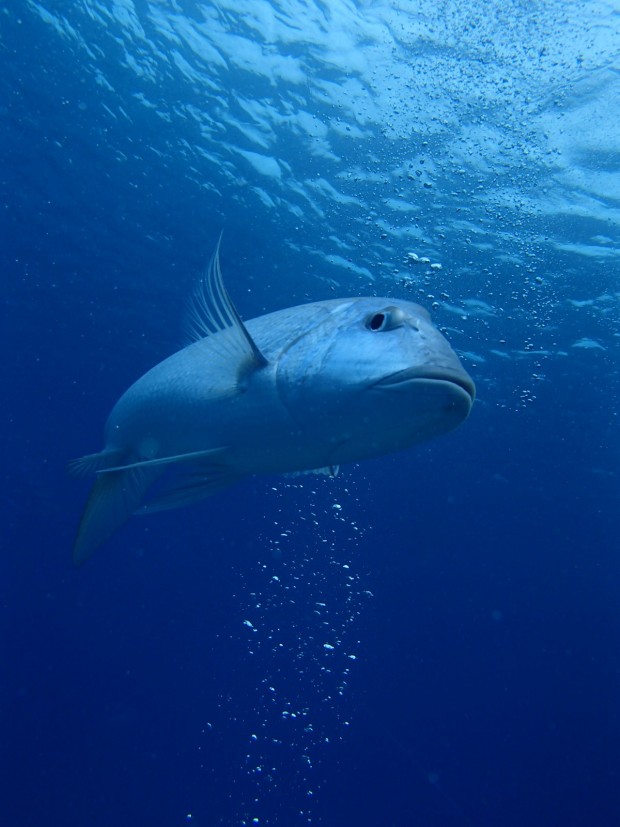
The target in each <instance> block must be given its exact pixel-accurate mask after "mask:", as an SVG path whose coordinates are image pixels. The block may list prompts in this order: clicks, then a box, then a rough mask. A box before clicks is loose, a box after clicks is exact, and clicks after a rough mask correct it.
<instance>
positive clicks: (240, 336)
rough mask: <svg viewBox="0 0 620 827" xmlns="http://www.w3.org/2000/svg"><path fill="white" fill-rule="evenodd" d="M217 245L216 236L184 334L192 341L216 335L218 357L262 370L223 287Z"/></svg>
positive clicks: (253, 345) (261, 362)
mask: <svg viewBox="0 0 620 827" xmlns="http://www.w3.org/2000/svg"><path fill="white" fill-rule="evenodd" d="M221 242H222V236H221V235H220V238H219V240H218V242H217V247H216V248H215V253H214V254H213V257H212V259H211V262H210V264H209V268H208V270H207V272H206V275H205V276H204V278H202V279H201V281H200V284H199V285H198V287H197V289H196V291H195V293H194V296H193V299H192V301H191V303H190V308H189V314H188V321H187V327H188V333H189V335H190V337H191V339H192V341H198V340H199V339H204V338H205V337H206V336H214V335H215V334H216V333H217V334H219V335H218V337H217V341H218V344H219V345H220V346H221V348H222V351H224V353H222V355H226V356H229V357H230V358H231V359H234V360H235V361H236V362H237V363H238V364H239V365H242V364H244V365H246V366H248V367H255V368H258V367H263V366H264V365H266V364H267V359H265V357H264V356H263V354H262V353H261V352H260V350H259V349H258V347H257V345H256V343H255V341H254V339H252V337H251V336H250V334H249V332H248V330H247V328H246V326H245V325H244V324H243V322H242V321H241V317H240V316H239V314H238V313H237V310H236V308H235V306H234V304H233V303H232V301H231V298H230V296H229V295H228V291H227V290H226V288H225V287H224V281H223V279H222V271H221V269H220V244H221Z"/></svg>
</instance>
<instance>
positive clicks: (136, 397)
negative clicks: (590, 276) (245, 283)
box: [74, 252, 475, 562]
mask: <svg viewBox="0 0 620 827" xmlns="http://www.w3.org/2000/svg"><path fill="white" fill-rule="evenodd" d="M194 308H195V309H194V328H195V335H196V341H194V342H192V344H190V345H188V346H187V347H185V348H184V349H183V350H181V351H179V352H177V353H175V354H173V355H172V356H170V357H169V358H167V359H165V360H164V361H163V362H161V363H160V364H158V365H156V366H155V367H154V368H152V369H151V370H150V371H148V372H147V373H146V374H145V375H144V376H142V377H141V378H140V379H138V381H137V382H135V383H134V384H133V385H132V386H131V387H130V388H129V389H128V390H127V391H126V392H125V393H124V394H123V396H122V397H121V398H120V399H119V401H118V402H117V404H116V405H115V407H114V408H113V410H112V412H111V414H110V416H109V418H108V422H107V425H106V429H105V448H104V449H103V451H101V452H100V453H99V454H94V455H90V456H88V457H84V458H83V459H81V460H77V461H76V462H75V463H74V470H76V471H79V472H87V471H93V472H95V473H96V474H97V480H96V482H95V484H94V486H93V489H92V492H91V496H90V498H89V501H88V503H87V505H86V508H85V511H84V514H83V517H82V521H81V524H80V528H79V530H78V534H77V538H76V542H75V547H74V559H75V560H76V562H82V561H83V560H85V559H87V558H88V557H89V556H90V555H91V554H92V552H93V551H94V550H95V549H96V548H97V547H98V546H99V545H100V544H101V543H102V542H103V541H104V540H106V539H107V538H108V537H109V536H110V534H112V532H113V531H114V530H116V528H118V527H119V526H120V525H121V524H122V523H123V522H125V520H126V519H127V518H128V517H129V516H130V515H131V514H132V513H134V512H136V511H142V512H145V513H146V512H149V511H157V510H161V509H164V508H174V507H177V506H180V505H185V504H187V503H190V502H195V501H196V500H199V499H201V498H203V497H206V496H209V495H210V494H212V493H214V492H215V491H217V490H219V489H221V488H224V487H227V486H228V485H231V484H232V483H234V482H235V481H237V480H239V479H240V478H242V477H245V476H248V475H250V474H259V473H286V472H301V471H308V470H316V469H335V468H336V467H337V466H338V465H340V464H342V463H346V462H353V461H358V460H363V459H367V458H370V457H375V456H380V455H382V454H386V453H389V452H392V451H397V450H400V449H403V448H406V447H408V446H409V445H412V444H414V443H416V442H419V441H421V440H424V439H427V438H429V437H433V436H436V435H438V434H441V433H445V432H447V431H449V430H451V429H452V428H454V427H456V426H457V425H458V424H459V423H460V422H462V421H463V420H464V419H465V418H466V417H467V415H468V414H469V411H470V408H471V405H472V402H473V399H474V393H475V390H474V385H473V382H472V380H471V378H470V377H469V376H468V374H467V373H466V372H465V370H464V369H463V367H462V365H461V364H460V361H459V359H458V357H457V355H456V354H455V353H454V351H453V350H452V348H451V347H450V345H449V344H448V342H447V341H446V339H445V338H444V337H443V335H442V334H441V333H440V332H439V331H438V330H437V328H435V327H434V326H433V325H432V323H431V321H430V318H429V316H428V313H427V312H426V310H424V309H423V308H422V307H420V306H419V305H417V304H414V303H412V302H406V301H395V300H394V299H387V298H375V297H361V298H345V299H332V300H329V301H323V302H315V303H310V304H305V305H300V306H298V307H291V308H287V309H285V310H280V311H276V312H274V313H269V314H267V315H264V316H260V317H258V318H255V319H251V320H249V321H247V322H245V323H243V322H242V321H241V319H240V318H239V316H238V314H237V312H236V310H235V308H234V306H233V305H232V302H231V301H230V298H229V297H228V294H227V292H226V290H225V288H224V286H223V283H222V279H221V273H220V268H219V258H218V254H217V252H216V255H215V256H214V259H213V261H212V263H211V266H210V268H209V272H208V274H207V278H206V280H205V283H204V285H203V290H202V291H201V292H200V293H199V295H198V297H197V299H196V302H195V304H194Z"/></svg>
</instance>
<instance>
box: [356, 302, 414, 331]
mask: <svg viewBox="0 0 620 827" xmlns="http://www.w3.org/2000/svg"><path fill="white" fill-rule="evenodd" d="M404 323H405V314H404V313H403V311H402V310H401V309H400V308H398V307H386V308H385V310H381V311H379V312H378V313H372V314H371V315H370V316H369V317H368V319H367V320H366V327H367V328H368V330H372V331H373V332H374V333H378V332H379V331H383V330H394V328H396V327H402V326H403V324H404Z"/></svg>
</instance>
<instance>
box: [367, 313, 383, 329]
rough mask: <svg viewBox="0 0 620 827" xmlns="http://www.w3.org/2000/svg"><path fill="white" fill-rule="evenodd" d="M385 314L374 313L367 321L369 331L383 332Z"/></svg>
mask: <svg viewBox="0 0 620 827" xmlns="http://www.w3.org/2000/svg"><path fill="white" fill-rule="evenodd" d="M385 318H386V317H385V313H374V314H373V315H372V316H371V317H370V319H368V323H367V327H368V329H369V330H383V326H384V325H385Z"/></svg>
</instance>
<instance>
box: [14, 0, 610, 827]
mask: <svg viewBox="0 0 620 827" xmlns="http://www.w3.org/2000/svg"><path fill="white" fill-rule="evenodd" d="M0 49H1V54H2V72H1V73H0V112H1V115H2V121H1V124H2V126H1V132H0V140H1V145H0V146H1V149H2V152H1V154H0V164H1V167H0V169H1V181H2V210H1V211H0V222H1V224H0V237H1V239H2V243H1V244H0V258H1V261H0V272H1V273H2V278H3V281H4V284H5V287H6V289H5V299H4V302H3V303H2V319H1V320H0V336H1V337H2V338H1V341H2V345H3V352H4V354H5V357H4V359H3V360H2V387H3V392H2V405H1V411H2V432H3V435H4V440H3V462H2V470H1V471H0V479H1V481H2V482H1V486H2V487H1V490H0V510H1V511H0V526H1V529H0V543H1V547H2V552H1V556H0V560H1V563H0V566H1V567H0V612H1V613H0V624H1V626H0V640H1V643H2V650H1V663H2V667H1V677H0V764H1V765H0V824H1V825H2V826H3V827H35V825H36V827H40V825H48V827H82V826H83V825H88V827H110V825H120V827H130V825H131V827H134V825H140V826H141V825H149V827H176V826H177V825H187V824H192V825H196V827H213V825H230V826H231V827H236V825H244V824H247V825H249V824H260V825H283V827H294V825H305V824H313V825H325V826H326V827H348V825H363V826H364V827H366V826H367V825H368V827H377V826H378V825H381V827H384V826H385V827H409V825H419V826H420V827H471V825H475V827H498V825H501V827H522V826H523V825H529V826H530V827H556V825H561V827H584V826H585V825H588V826H590V825H596V827H611V826H612V825H616V824H618V823H620V601H619V597H618V596H619V595H620V541H619V539H618V537H619V531H618V495H619V478H618V458H619V453H620V452H619V448H620V431H619V427H618V424H619V423H618V399H619V395H618V394H619V386H620V382H619V370H618V368H619V346H620V312H619V311H620V308H619V304H620V281H619V277H620V269H619V265H618V262H619V256H620V229H619V226H620V126H619V125H620V104H619V101H620V80H619V74H618V72H619V68H620V9H619V8H618V5H617V3H615V2H611V0H609V2H604V0H591V2H573V0H549V2H545V3H532V2H524V1H523V0H521V2H519V0H501V2H500V0H497V2H495V1H494V0H492V2H487V0H468V2H460V0H444V2H437V0H419V2H415V1H414V0H411V2H407V1H406V0H401V2H398V3H395V2H387V0H385V2H383V1H382V0H376V2H374V0H366V1H365V2H358V3H354V2H346V1H345V0H333V2H332V0H330V2H318V0H305V2H296V0H288V1H286V2H285V0H282V2H279V3H276V2H272V3H270V2H267V0H260V1H259V0H220V1H219V2H217V3H215V2H213V3H207V2H205V3H198V2H194V0H151V2H148V1H147V0H135V2H132V0H99V2H95V0H81V2H79V3H78V2H66V1H65V2H63V0H44V2H42V3H37V2H31V1H30V0H15V2H12V3H5V4H3V7H2V8H1V9H0ZM222 230H223V231H224V237H223V242H222V267H223V270H224V273H225V278H226V282H227V285H228V289H229V291H230V293H231V295H232V296H233V298H234V301H235V303H236V305H237V307H238V310H239V312H240V313H241V315H242V316H243V317H245V318H250V317H252V316H256V315H260V314H262V313H264V312H266V311H268V310H273V309H277V308H281V307H285V306H288V305H292V304H297V303H300V302H303V301H307V300H311V301H316V300H321V299H325V298H332V297H334V296H338V295H365V294H376V295H388V296H393V297H395V298H396V299H397V298H399V297H400V298H406V299H411V300H414V301H419V302H420V303H422V304H424V305H425V306H427V307H428V308H429V309H430V310H431V311H432V313H433V318H434V320H435V322H436V323H437V324H438V325H439V326H440V328H441V329H442V330H443V331H444V332H445V334H446V335H447V337H448V338H449V339H450V341H451V343H452V344H453V346H454V347H455V348H456V349H457V351H458V352H459V354H460V355H461V358H462V360H463V363H464V365H465V366H466V368H467V370H468V371H469V372H470V373H471V374H472V376H473V377H474V379H475V381H476V384H477V388H478V400H477V401H476V403H475V406H474V409H473V411H472V414H471V416H470V419H469V420H468V421H467V422H466V423H465V424H464V425H463V426H461V427H460V428H459V429H457V430H456V431H454V432H453V433H451V434H449V435H447V436H444V437H442V438H440V439H438V440H436V441H433V442H430V443H427V444H423V445H421V446H418V447H416V448H413V449H411V450H408V451H406V452H403V453H402V454H399V455H395V456H390V457H385V458H383V459H380V460H376V461H372V462H368V463H364V464H361V465H359V466H353V467H347V468H343V469H342V472H341V474H340V476H339V477H337V478H336V479H328V478H324V477H299V478H294V479H280V478H256V479H251V480H248V481H246V482H244V483H242V484H240V485H239V486H237V487H235V488H231V489H230V490H227V491H225V492H222V493H220V494H218V495H217V496H216V497H214V498H212V499H210V500H206V501H204V502H202V503H200V504H198V505H196V506H194V507H191V508H188V509H185V510H179V511H173V512H167V513H163V514H159V515H154V516H152V517H150V518H144V519H138V518H136V519H134V520H132V521H131V522H130V523H129V524H128V525H127V526H125V527H124V528H123V529H122V531H119V532H118V533H117V534H116V535H115V536H114V537H113V538H112V539H111V540H110V542H109V543H108V544H106V546H105V547H104V548H102V549H101V550H100V551H99V552H98V553H97V555H96V556H95V557H94V558H93V559H92V560H91V561H89V562H88V564H86V565H85V566H83V567H82V568H79V569H75V568H73V566H72V563H71V551H70V550H71V544H72V541H73V536H74V532H75V529H76V526H77V524H78V521H79V516H80V513H81V509H82V507H83V504H84V502H85V499H86V496H87V485H86V484H85V483H84V482H83V481H81V480H75V479H71V478H70V477H69V476H68V475H67V473H66V465H67V463H68V461H69V460H71V459H73V458H75V457H78V456H81V455H83V454H85V453H90V452H94V451H96V450H99V449H100V448H101V446H102V428H103V424H104V422H105V418H106V416H107V414H108V412H109V410H110V409H111V407H112V405H113V404H114V402H115V401H116V399H117V398H118V397H119V395H120V394H121V393H122V392H123V391H124V390H125V389H126V387H128V385H129V384H130V383H131V382H132V381H134V380H135V379H136V378H137V377H138V376H140V375H141V374H142V373H143V372H144V371H145V370H147V369H148V368H149V367H151V366H152V365H154V364H155V363H157V362H158V361H159V360H161V359H162V358H164V357H165V356H167V355H169V354H170V353H171V352H173V351H174V350H175V349H177V348H178V347H179V346H181V345H182V344H183V343H184V337H183V318H184V314H185V310H186V303H187V297H188V295H189V294H190V293H191V291H192V289H193V285H194V284H195V283H196V280H197V279H198V277H199V276H200V273H201V272H202V271H203V269H204V266H205V265H206V263H207V262H208V260H209V257H210V255H211V253H212V251H213V249H214V246H215V244H216V242H217V239H218V237H219V234H220V232H221V231H222ZM410 253H415V255H417V256H418V257H419V258H428V259H429V261H428V262H426V263H423V262H420V261H415V260H414V258H413V257H412V256H411V255H409V254H410ZM432 264H436V265H441V268H439V267H431V265H432Z"/></svg>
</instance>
